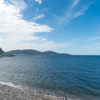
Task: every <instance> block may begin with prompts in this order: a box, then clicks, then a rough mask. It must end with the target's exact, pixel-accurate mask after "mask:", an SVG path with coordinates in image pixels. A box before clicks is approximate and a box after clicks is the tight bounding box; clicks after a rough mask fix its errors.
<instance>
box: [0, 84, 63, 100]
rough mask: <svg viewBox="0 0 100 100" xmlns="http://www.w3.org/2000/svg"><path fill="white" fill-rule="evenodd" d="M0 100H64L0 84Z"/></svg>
mask: <svg viewBox="0 0 100 100" xmlns="http://www.w3.org/2000/svg"><path fill="white" fill-rule="evenodd" d="M0 100H64V98H63V97H55V96H50V95H49V94H48V95H44V94H43V93H35V92H31V91H29V90H22V89H18V88H14V87H11V86H7V85H2V84H0Z"/></svg>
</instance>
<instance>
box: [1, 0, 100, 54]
mask: <svg viewBox="0 0 100 100" xmlns="http://www.w3.org/2000/svg"><path fill="white" fill-rule="evenodd" d="M99 5H100V0H0V46H1V47H2V48H3V49H4V50H5V51H8V50H13V49H36V50H40V51H46V50H54V51H57V52H65V53H70V54H75V55H100V13H99V10H100V6H99Z"/></svg>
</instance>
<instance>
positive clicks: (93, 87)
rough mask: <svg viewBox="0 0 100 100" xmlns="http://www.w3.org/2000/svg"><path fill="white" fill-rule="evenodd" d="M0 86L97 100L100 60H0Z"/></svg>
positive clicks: (45, 57)
mask: <svg viewBox="0 0 100 100" xmlns="http://www.w3.org/2000/svg"><path fill="white" fill-rule="evenodd" d="M0 82H1V83H7V84H14V85H15V86H19V87H20V86H21V87H23V88H25V89H30V90H32V91H34V90H36V91H39V92H44V93H52V94H54V95H63V94H64V95H69V96H72V97H76V98H80V99H81V100H100V56H66V55H35V56H30V55H23V56H15V57H3V58H0Z"/></svg>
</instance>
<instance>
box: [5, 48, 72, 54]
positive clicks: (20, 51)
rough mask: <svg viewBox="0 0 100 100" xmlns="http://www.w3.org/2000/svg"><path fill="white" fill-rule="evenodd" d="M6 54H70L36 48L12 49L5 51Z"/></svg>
mask: <svg viewBox="0 0 100 100" xmlns="http://www.w3.org/2000/svg"><path fill="white" fill-rule="evenodd" d="M5 54H11V55H22V54H28V55H30V54H31V55H70V54H67V53H57V52H55V51H44V52H41V51H38V50H34V49H24V50H20V49H18V50H11V51H8V52H5Z"/></svg>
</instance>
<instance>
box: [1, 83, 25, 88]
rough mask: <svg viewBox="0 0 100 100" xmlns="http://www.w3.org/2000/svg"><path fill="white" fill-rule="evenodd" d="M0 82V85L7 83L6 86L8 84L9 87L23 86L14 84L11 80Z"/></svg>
mask: <svg viewBox="0 0 100 100" xmlns="http://www.w3.org/2000/svg"><path fill="white" fill-rule="evenodd" d="M0 84H2V85H7V86H10V87H14V88H18V89H23V87H22V86H21V85H15V84H13V83H11V82H1V81H0Z"/></svg>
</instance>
